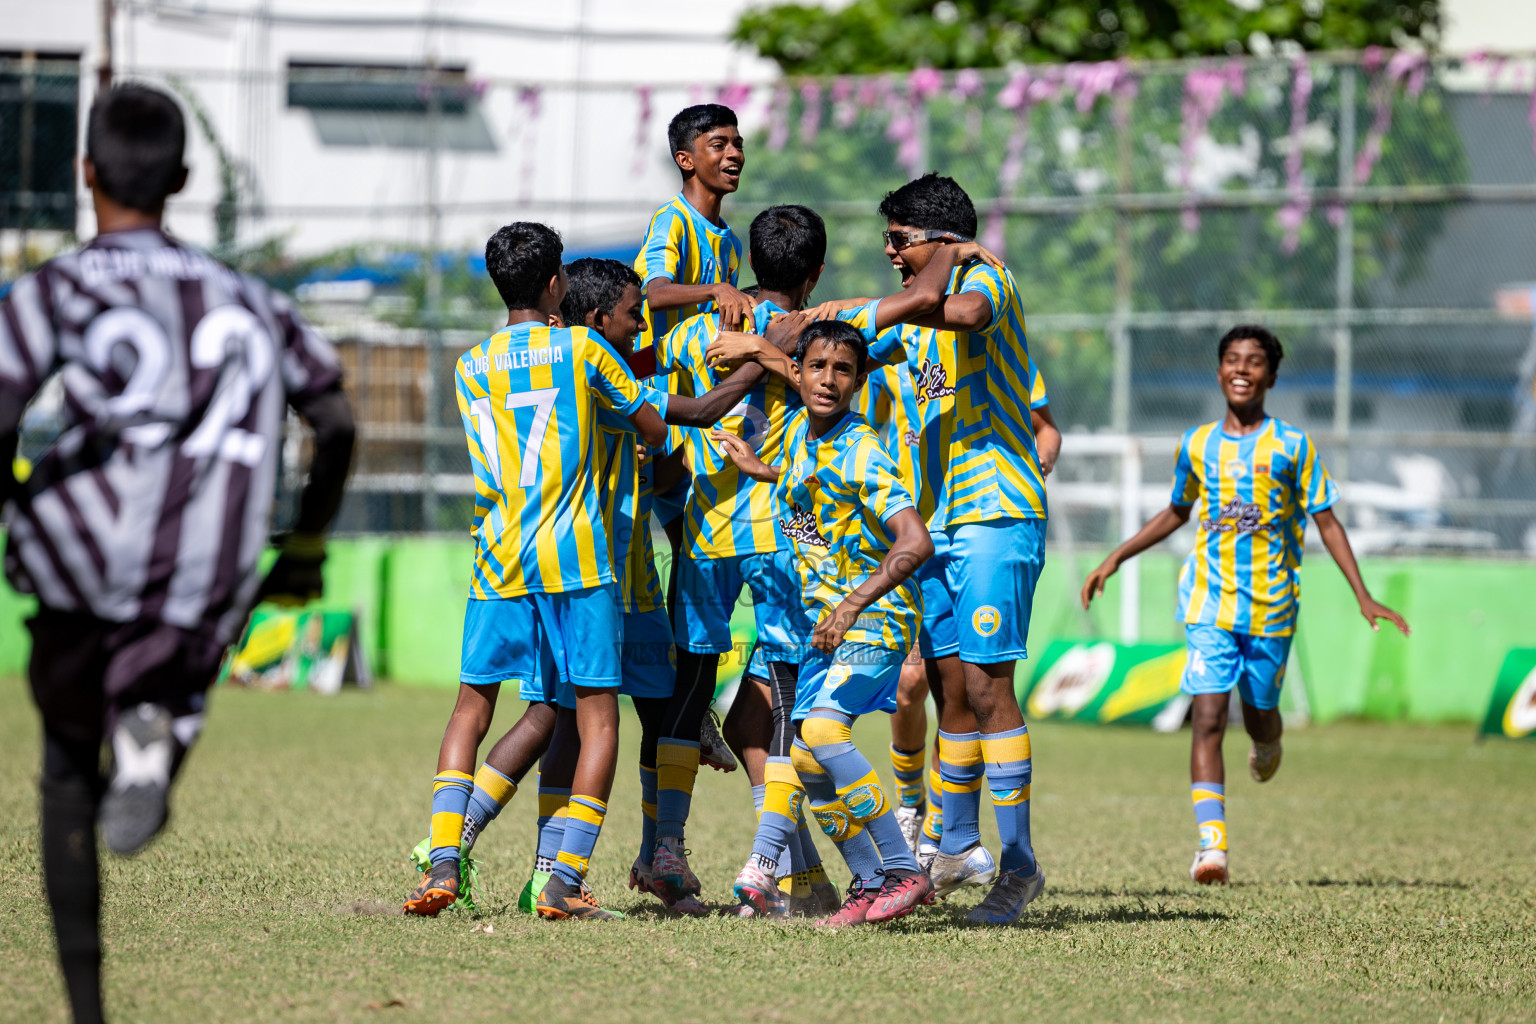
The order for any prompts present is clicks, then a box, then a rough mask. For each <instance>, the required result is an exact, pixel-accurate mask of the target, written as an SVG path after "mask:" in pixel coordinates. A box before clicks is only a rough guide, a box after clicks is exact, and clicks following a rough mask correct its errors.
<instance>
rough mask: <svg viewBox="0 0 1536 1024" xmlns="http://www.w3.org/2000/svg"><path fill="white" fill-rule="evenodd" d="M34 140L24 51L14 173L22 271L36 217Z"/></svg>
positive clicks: (32, 74) (33, 102) (30, 61)
mask: <svg viewBox="0 0 1536 1024" xmlns="http://www.w3.org/2000/svg"><path fill="white" fill-rule="evenodd" d="M36 139H37V54H36V53H35V52H34V51H32V50H28V51H27V52H25V53H23V54H22V55H21V139H20V140H19V141H20V143H21V145H20V146H19V147H18V148H19V150H20V152H19V153H18V154H17V155H18V157H19V158H20V160H21V168H20V171H21V173H20V174H19V175H17V181H16V186H17V187H16V193H17V195H16V198H18V199H19V200H21V202H20V206H21V209H20V210H19V211H18V212H19V213H20V214H21V217H20V226H21V230H20V231H19V232H18V241H19V246H18V248H19V249H20V252H19V253H18V254H17V256H18V262H19V263H20V265H21V269H22V270H24V271H25V270H29V269H30V268H31V265H32V261H31V260H29V259H27V245H28V244H29V242H30V238H29V236H30V234H31V228H32V218H33V217H35V216H37V196H35V195H34V194H33V192H32V163H33V161H34V160H35V159H36V153H37V150H36Z"/></svg>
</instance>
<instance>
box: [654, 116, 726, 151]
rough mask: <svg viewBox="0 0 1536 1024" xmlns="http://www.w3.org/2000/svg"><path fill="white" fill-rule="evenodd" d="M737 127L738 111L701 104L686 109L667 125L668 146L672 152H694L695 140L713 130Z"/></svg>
mask: <svg viewBox="0 0 1536 1024" xmlns="http://www.w3.org/2000/svg"><path fill="white" fill-rule="evenodd" d="M727 125H729V126H730V127H732V128H734V127H736V111H734V110H732V109H731V108H730V107H727V106H725V105H724V104H722V103H699V104H696V105H694V106H691V107H684V108H683V109H682V110H679V111H678V112H677V116H676V117H674V118H672V123H671V124H668V125H667V145H669V146H671V147H672V152H673V153H674V154H677V153H691V152H693V140H694V139H697V138H698V137H699V136H700V135H705V134H707V133H708V132H709V130H710V129H711V128H723V127H725V126H727Z"/></svg>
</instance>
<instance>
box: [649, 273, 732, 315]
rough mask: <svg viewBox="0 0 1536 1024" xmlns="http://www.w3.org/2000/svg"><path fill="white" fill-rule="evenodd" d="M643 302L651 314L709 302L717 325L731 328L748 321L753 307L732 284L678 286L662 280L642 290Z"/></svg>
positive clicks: (661, 278)
mask: <svg viewBox="0 0 1536 1024" xmlns="http://www.w3.org/2000/svg"><path fill="white" fill-rule="evenodd" d="M645 302H646V305H648V306H650V307H651V311H652V312H661V311H663V310H668V309H679V308H681V307H683V306H698V305H702V304H704V303H706V302H713V303H714V304H715V309H716V310H717V311H718V312H719V313H720V322H721V323H722V324H729V325H732V326H734V325H737V324H741V323H743V322H745V321H749V320H750V319H751V317H752V307H753V306H754V305H755V303H754V302H753V300H752V296H750V295H748V294H747V293H746V292H744V291H741V290H740V289H739V288H737V287H736V286H735V285H733V284H726V283H725V282H723V281H722V282H720V283H719V284H678V283H676V282H675V281H672V280H671V279H670V278H665V277H658V278H656V280H654V281H652V282H651V283H650V284H649V285H648V286H647V287H646V289H645Z"/></svg>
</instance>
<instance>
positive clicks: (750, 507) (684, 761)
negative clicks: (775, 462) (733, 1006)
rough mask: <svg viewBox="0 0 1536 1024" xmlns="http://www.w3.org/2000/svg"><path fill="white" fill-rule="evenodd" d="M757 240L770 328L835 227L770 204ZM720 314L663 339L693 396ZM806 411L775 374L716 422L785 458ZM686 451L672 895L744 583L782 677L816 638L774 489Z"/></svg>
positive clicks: (663, 760)
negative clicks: (789, 435) (783, 544)
mask: <svg viewBox="0 0 1536 1024" xmlns="http://www.w3.org/2000/svg"><path fill="white" fill-rule="evenodd" d="M751 242H752V246H751V260H752V266H753V269H754V271H755V273H756V274H757V278H758V295H757V305H756V307H755V308H753V309H752V310H750V311H749V312H750V322H751V324H752V326H753V327H754V329H756V330H757V331H758V332H762V331H764V330H765V329H766V328H767V326H768V323H769V321H770V319H771V318H772V317H773V316H774V315H775V314H782V313H784V312H786V311H788V310H796V309H799V308H801V307H802V306H803V305H804V303H805V301H806V299H807V298H808V297H809V295H810V293H811V290H812V289H814V288H815V286H816V281H817V279H818V278H819V277H820V275H821V268H822V260H823V258H824V256H825V254H826V228H825V226H824V225H823V224H822V221H821V218H820V217H818V216H817V215H816V214H815V213H814V212H813V211H811V210H808V209H806V208H805V207H803V206H783V207H772V208H770V209H769V210H766V211H764V212H763V213H761V214H759V215H758V217H757V218H756V219H755V220H754V221H753V222H752V229H751ZM723 316H724V314H723V313H712V312H710V313H701V314H699V315H697V316H694V317H692V318H690V319H688V320H685V321H683V322H682V323H681V324H679V325H678V326H677V327H675V328H673V330H671V331H670V332H668V333H667V334H666V335H665V336H664V337H662V338H661V339H659V341H658V343H657V346H656V353H657V365H658V367H659V368H660V369H661V370H662V371H664V372H667V373H673V374H675V375H677V376H679V377H681V378H683V379H684V380H686V381H687V384H686V387H685V389H686V390H689V391H692V392H693V393H702V392H703V391H705V390H707V389H709V388H711V387H713V386H714V385H715V384H716V383H717V382H718V380H719V374H718V373H717V372H716V371H715V370H713V369H712V368H711V367H710V366H709V365H708V364H707V362H706V360H705V350H706V348H708V346H709V345H710V343H711V342H712V341H714V340H715V338H716V335H717V334H719V332H720V331H721V329H722V328H731V327H735V326H739V325H738V324H733V323H731V322H729V321H726V320H724V319H723ZM780 356H781V358H782V354H780ZM797 407H798V396H795V395H793V394H792V392H791V391H790V390H789V384H788V383H787V382H786V381H785V380H784V379H783V378H781V377H778V376H775V377H772V378H768V379H765V380H762V381H760V382H758V383H757V384H756V385H755V386H754V387H753V388H752V389H751V390H749V391H748V392H747V393H746V395H744V396H743V398H742V401H741V402H740V403H739V404H738V405H737V406H736V407H735V408H733V409H732V410H730V411H729V412H728V413H727V414H726V415H725V416H723V417H722V418H721V420H720V421H719V426H720V427H721V428H722V429H725V430H728V431H730V432H732V433H735V434H737V435H738V436H745V437H747V438H749V439H750V441H751V443H752V444H753V445H754V446H756V447H758V448H760V449H761V450H763V451H765V452H767V453H769V455H770V457H776V455H777V451H778V448H779V445H780V444H781V443H782V440H783V435H784V423H785V420H786V419H787V418H788V415H789V414H790V413H791V412H793V410H794V409H795V408H797ZM686 450H687V458H688V465H689V469H690V471H691V474H692V477H693V488H692V491H691V492H690V495H689V498H688V503H687V509H686V511H685V513H684V532H683V545H682V552H681V554H680V557H679V559H678V561H677V568H676V576H677V586H676V588H675V594H676V596H675V598H674V603H673V608H672V618H673V628H674V632H675V633H676V635H677V644H678V650H677V669H678V671H677V680H678V686H677V689H676V690H675V691H674V693H673V696H672V703H671V706H670V707H669V709H668V712H667V717H666V720H665V722H664V723H663V728H662V740H661V744H660V747H659V751H658V755H657V757H658V761H657V770H658V785H659V789H658V805H657V851H656V856H655V863H654V867H655V879H656V885H657V887H658V888H659V889H661V890H663V891H666V892H668V893H669V894H674V895H675V894H677V893H679V892H680V890H682V889H685V888H692V887H693V886H694V885H696V884H697V883H696V881H695V880H694V878H693V875H692V872H691V871H690V870H689V869H688V864H687V859H686V855H685V853H684V849H683V837H684V828H685V826H686V823H687V820H688V811H689V807H690V804H691V801H692V794H693V783H694V778H695V776H696V775H697V772H698V766H699V744H698V735H699V723H700V722H701V720H702V718H703V716H704V714H705V713H706V711H707V709H708V707H709V703H710V701H711V700H712V699H713V698H714V693H715V679H716V672H717V670H718V667H719V660H720V655H721V654H723V653H725V652H728V651H730V650H732V649H733V641H732V637H731V614H732V612H733V610H734V608H735V605H736V601H737V599H738V598H739V597H740V594H741V590H742V587H743V586H744V585H746V586H749V587H751V589H752V593H753V596H754V599H755V603H756V613H757V614H756V620H757V627H758V640H759V643H761V644H762V645H763V649H764V657H765V659H766V660H767V662H768V663H769V666H770V671H774V672H777V670H775V669H773V668H772V666H774V665H780V666H793V665H796V664H798V663H799V651H800V648H801V646H803V644H804V642H805V636H804V633H805V632H807V631H808V626H803V624H802V621H801V620H802V618H803V617H802V616H800V615H798V614H797V611H798V602H797V601H795V600H794V597H795V595H794V590H795V585H794V583H793V579H794V577H793V572H792V570H791V569H790V568H789V566H788V563H787V560H786V559H785V558H782V557H780V556H779V548H780V539H779V535H778V532H777V529H776V527H775V524H774V503H773V499H772V495H771V489H770V488H768V487H765V486H763V485H761V484H758V483H756V482H754V481H753V480H751V479H750V478H748V477H745V476H743V475H742V474H740V473H739V472H738V471H737V470H736V467H735V466H734V464H732V463H731V462H730V460H729V459H727V458H725V456H724V455H723V453H722V452H721V450H720V448H719V447H718V445H717V444H716V443H715V442H714V441H712V440H711V438H710V436H709V432H708V431H705V430H690V431H688V435H687V446H686Z"/></svg>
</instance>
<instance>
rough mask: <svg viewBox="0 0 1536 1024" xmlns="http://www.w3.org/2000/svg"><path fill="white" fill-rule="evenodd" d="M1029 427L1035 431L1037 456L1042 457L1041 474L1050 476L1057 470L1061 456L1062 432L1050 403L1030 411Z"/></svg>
mask: <svg viewBox="0 0 1536 1024" xmlns="http://www.w3.org/2000/svg"><path fill="white" fill-rule="evenodd" d="M1029 425H1030V426H1031V427H1032V428H1033V429H1034V431H1035V454H1036V455H1038V456H1039V457H1040V472H1041V473H1043V474H1045V475H1046V476H1050V475H1051V470H1053V469H1055V468H1056V458H1057V456H1059V455H1060V454H1061V431H1060V430H1058V429H1057V427H1056V418H1055V417H1054V416H1052V415H1051V406H1050V404H1049V403H1047V404H1045V405H1042V406H1041V407H1040V408H1038V409H1030V410H1029Z"/></svg>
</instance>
